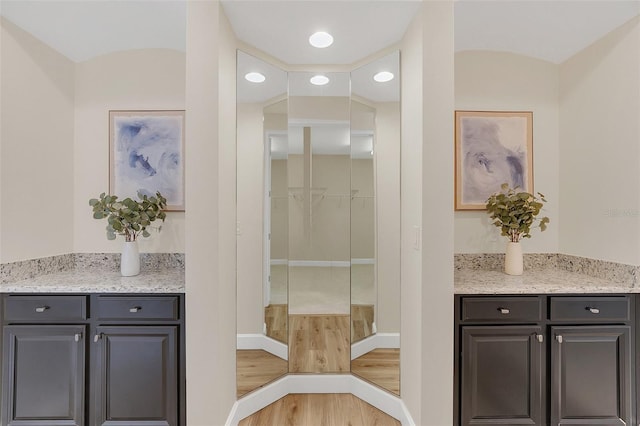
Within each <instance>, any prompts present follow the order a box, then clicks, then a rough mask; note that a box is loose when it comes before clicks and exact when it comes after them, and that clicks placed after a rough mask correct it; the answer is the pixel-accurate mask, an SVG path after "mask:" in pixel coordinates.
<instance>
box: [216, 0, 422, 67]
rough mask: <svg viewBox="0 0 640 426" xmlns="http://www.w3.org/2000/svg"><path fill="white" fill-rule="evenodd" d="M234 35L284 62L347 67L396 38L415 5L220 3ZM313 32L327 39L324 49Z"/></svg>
mask: <svg viewBox="0 0 640 426" xmlns="http://www.w3.org/2000/svg"><path fill="white" fill-rule="evenodd" d="M222 5H223V7H224V11H225V13H226V15H227V17H228V18H229V21H230V22H231V26H232V27H233V29H234V31H235V33H236V36H237V37H238V38H239V39H240V40H242V41H244V42H246V43H248V44H250V45H252V46H255V47H257V48H258V49H260V50H262V51H263V52H266V53H268V54H270V55H271V56H274V57H276V58H278V59H280V60H281V61H283V62H285V63H288V64H351V63H354V62H356V61H358V60H360V59H362V58H365V57H367V56H369V55H371V54H373V53H375V52H377V51H379V50H380V49H382V48H384V47H387V46H389V45H392V44H394V43H397V42H398V41H400V39H402V36H403V35H404V33H405V31H406V28H407V26H408V25H409V23H410V22H411V19H412V18H413V16H414V15H415V13H416V11H417V10H418V8H419V7H420V2H419V1H415V0H413V1H404V0H394V1H373V0H369V1H349V0H338V1H313V0H311V1H310V0H286V1H264V0H263V1H255V0H253V1H252V0H223V1H222ZM316 31H326V32H329V33H330V34H331V35H333V38H334V43H333V45H331V46H330V47H327V48H325V49H316V48H314V47H312V46H311V45H309V41H308V39H309V36H310V35H311V34H313V33H314V32H316Z"/></svg>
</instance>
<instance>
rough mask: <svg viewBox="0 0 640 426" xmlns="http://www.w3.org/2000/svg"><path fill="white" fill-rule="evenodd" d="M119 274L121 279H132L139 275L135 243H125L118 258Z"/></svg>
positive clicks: (136, 243)
mask: <svg viewBox="0 0 640 426" xmlns="http://www.w3.org/2000/svg"><path fill="white" fill-rule="evenodd" d="M120 273H121V274H122V276H123V277H133V276H134V275H138V274H139V273H140V252H139V251H138V242H137V241H125V242H124V246H123V248H122V256H121V257H120Z"/></svg>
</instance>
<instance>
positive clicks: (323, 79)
mask: <svg viewBox="0 0 640 426" xmlns="http://www.w3.org/2000/svg"><path fill="white" fill-rule="evenodd" d="M309 81H310V82H311V84H315V85H316V86H324V85H325V84H327V83H328V82H329V77H327V76H326V75H314V76H313V77H311V78H310V79H309Z"/></svg>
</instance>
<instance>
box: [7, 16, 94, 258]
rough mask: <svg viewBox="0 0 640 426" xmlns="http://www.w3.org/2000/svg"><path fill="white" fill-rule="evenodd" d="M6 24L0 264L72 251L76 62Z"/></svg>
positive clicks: (10, 24) (8, 23) (13, 26)
mask: <svg viewBox="0 0 640 426" xmlns="http://www.w3.org/2000/svg"><path fill="white" fill-rule="evenodd" d="M0 26H1V27H2V28H1V31H2V34H1V38H0V40H1V45H0V54H1V55H2V58H1V65H2V70H1V73H2V79H1V80H2V81H1V85H2V86H1V88H0V93H1V96H2V97H1V98H0V102H1V104H2V112H1V116H0V120H1V123H0V128H1V135H0V140H1V141H2V144H1V146H0V172H1V174H0V183H1V186H0V199H1V201H0V206H1V207H2V209H1V210H0V219H1V221H0V262H3V263H5V262H13V261H18V260H25V259H33V258H39V257H45V256H52V255H58V254H64V253H70V252H72V251H73V206H74V199H73V191H72V189H71V188H72V187H73V184H74V182H73V173H74V164H73V122H74V110H73V101H74V99H73V98H74V83H73V82H74V64H73V62H71V61H69V60H68V59H66V58H65V57H64V56H62V55H60V54H59V53H57V52H56V51H54V50H52V49H51V48H49V47H48V46H46V45H44V44H43V43H41V42H40V41H38V40H36V39H35V38H33V37H32V36H31V35H29V34H27V33H26V32H24V31H23V30H21V29H19V28H18V27H16V26H15V25H13V24H12V23H10V22H8V21H6V20H5V19H1V20H0ZM89 213H90V212H89ZM89 213H88V214H89Z"/></svg>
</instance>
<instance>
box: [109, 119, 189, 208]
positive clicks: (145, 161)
mask: <svg viewBox="0 0 640 426" xmlns="http://www.w3.org/2000/svg"><path fill="white" fill-rule="evenodd" d="M183 125H184V116H183V114H182V112H180V114H175V113H172V114H166V115H162V114H158V113H155V114H153V115H147V113H140V114H139V115H134V114H131V113H127V114H122V115H119V114H116V115H114V117H113V129H112V131H113V135H112V137H113V138H114V141H112V150H113V152H112V155H113V164H112V167H113V170H112V173H113V176H112V183H113V187H112V191H113V192H114V193H115V194H116V195H118V196H119V197H120V198H121V199H122V198H126V197H132V198H135V197H136V196H137V194H138V192H141V193H143V194H147V195H154V194H155V193H156V192H157V191H159V192H160V193H162V195H163V196H165V197H166V199H167V204H168V206H169V207H170V208H174V209H184V183H183V177H184V172H183V167H184V166H183V152H182V151H183V143H182V137H183Z"/></svg>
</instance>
